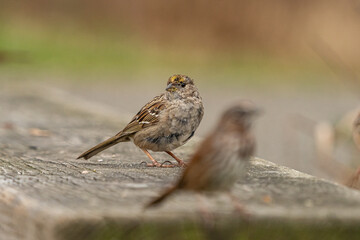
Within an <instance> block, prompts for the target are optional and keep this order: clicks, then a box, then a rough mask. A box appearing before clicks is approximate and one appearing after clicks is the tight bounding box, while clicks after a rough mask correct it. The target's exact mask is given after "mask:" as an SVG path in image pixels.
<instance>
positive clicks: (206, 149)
mask: <svg viewBox="0 0 360 240" xmlns="http://www.w3.org/2000/svg"><path fill="white" fill-rule="evenodd" d="M257 113H258V110H257V108H255V106H254V105H253V104H252V103H251V102H249V101H241V102H240V103H238V104H237V105H235V106H233V107H231V108H229V109H228V110H227V111H225V113H224V114H223V116H222V118H221V119H220V121H219V123H218V125H217V126H216V127H215V130H214V131H213V132H212V133H211V134H210V135H209V136H208V137H207V138H206V139H205V140H204V141H203V142H202V143H201V145H200V147H199V148H198V149H197V151H196V152H195V154H194V155H193V157H192V158H191V160H190V163H189V166H188V167H187V168H186V169H185V171H184V172H183V174H182V176H181V177H180V179H179V180H178V181H177V183H176V184H175V185H174V186H173V187H171V188H170V189H168V190H167V191H165V192H164V193H163V194H161V195H160V196H159V197H157V198H155V199H154V200H153V201H151V202H150V203H149V204H148V205H147V207H150V206H155V205H157V204H159V203H160V202H162V201H163V200H164V199H165V198H167V197H168V196H169V195H170V194H172V193H173V192H174V191H177V190H192V191H195V192H203V191H205V192H206V191H216V190H220V191H227V192H228V194H229V196H230V197H231V200H232V201H233V202H234V200H235V199H234V196H233V195H232V194H231V193H230V189H231V187H232V185H233V184H234V183H235V181H236V180H237V179H238V178H239V177H241V176H243V175H244V174H245V173H246V168H247V165H248V163H249V160H250V156H251V155H253V153H254V149H255V139H254V136H253V134H252V133H251V131H250V128H251V124H252V120H253V117H254V116H256V115H257ZM234 203H235V207H236V208H237V209H238V210H240V209H239V208H241V209H242V207H241V205H240V204H239V202H234ZM236 203H237V204H236Z"/></svg>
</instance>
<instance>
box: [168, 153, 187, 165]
mask: <svg viewBox="0 0 360 240" xmlns="http://www.w3.org/2000/svg"><path fill="white" fill-rule="evenodd" d="M165 152H166V153H167V154H169V155H170V156H171V157H173V158H174V159H175V160H176V161H177V162H178V163H179V166H180V167H187V164H186V163H185V162H184V161H183V160H181V159H180V158H178V157H177V156H175V155H174V154H173V153H172V152H170V151H165Z"/></svg>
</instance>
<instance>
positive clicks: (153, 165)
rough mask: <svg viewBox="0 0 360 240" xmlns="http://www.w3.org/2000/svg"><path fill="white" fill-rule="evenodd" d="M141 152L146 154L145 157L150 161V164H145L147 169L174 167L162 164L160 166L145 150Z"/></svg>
mask: <svg viewBox="0 0 360 240" xmlns="http://www.w3.org/2000/svg"><path fill="white" fill-rule="evenodd" d="M141 150H143V152H144V153H145V154H146V156H148V158H150V160H151V161H152V164H149V163H148V164H147V165H146V166H147V167H163V168H171V167H175V165H164V164H160V163H159V162H158V161H156V160H155V159H154V158H153V157H152V156H151V155H150V153H149V152H148V151H147V150H146V149H143V148H141Z"/></svg>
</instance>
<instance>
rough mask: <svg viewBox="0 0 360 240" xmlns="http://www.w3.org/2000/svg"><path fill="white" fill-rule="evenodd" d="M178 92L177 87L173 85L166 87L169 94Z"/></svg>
mask: <svg viewBox="0 0 360 240" xmlns="http://www.w3.org/2000/svg"><path fill="white" fill-rule="evenodd" d="M176 90H177V88H176V86H174V85H173V84H172V83H169V85H167V87H166V91H168V92H175V91H176Z"/></svg>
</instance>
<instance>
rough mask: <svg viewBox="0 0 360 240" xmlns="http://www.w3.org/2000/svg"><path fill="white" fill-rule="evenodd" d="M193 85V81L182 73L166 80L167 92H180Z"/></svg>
mask: <svg viewBox="0 0 360 240" xmlns="http://www.w3.org/2000/svg"><path fill="white" fill-rule="evenodd" d="M193 85H194V81H193V80H192V79H191V78H190V77H188V76H186V75H182V74H175V75H173V76H171V77H170V78H169V80H168V81H167V86H166V91H168V92H182V91H186V90H187V89H189V88H191V87H192V86H193Z"/></svg>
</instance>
